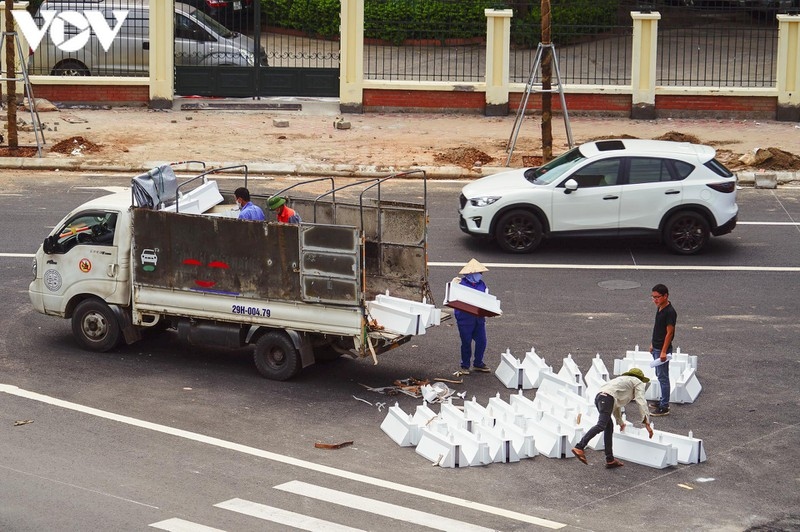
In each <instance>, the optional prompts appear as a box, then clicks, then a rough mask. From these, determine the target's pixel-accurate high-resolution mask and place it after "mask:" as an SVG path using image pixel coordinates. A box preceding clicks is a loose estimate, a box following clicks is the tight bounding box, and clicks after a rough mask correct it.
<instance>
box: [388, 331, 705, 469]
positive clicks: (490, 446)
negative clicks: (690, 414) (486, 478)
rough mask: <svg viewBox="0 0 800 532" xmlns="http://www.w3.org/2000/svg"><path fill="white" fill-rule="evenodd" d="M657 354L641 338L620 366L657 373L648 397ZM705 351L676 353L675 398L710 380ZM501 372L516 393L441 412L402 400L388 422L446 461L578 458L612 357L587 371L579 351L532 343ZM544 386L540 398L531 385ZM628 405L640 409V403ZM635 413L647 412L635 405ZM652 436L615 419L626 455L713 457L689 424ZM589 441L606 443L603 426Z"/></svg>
mask: <svg viewBox="0 0 800 532" xmlns="http://www.w3.org/2000/svg"><path fill="white" fill-rule="evenodd" d="M652 361H653V359H652V356H651V355H650V353H648V352H647V351H639V346H636V348H635V349H634V350H632V351H627V352H626V355H625V358H623V359H616V360H614V374H615V375H621V374H622V373H625V372H627V371H629V370H630V369H632V368H634V367H637V368H640V369H641V370H642V371H643V372H644V374H645V375H646V376H648V377H650V379H651V382H650V383H649V384H648V388H647V392H646V398H647V399H651V400H657V399H658V398H659V397H660V388H659V386H658V381H657V379H656V377H655V369H654V368H653V367H651V363H652ZM696 371H697V357H696V356H689V355H686V354H685V353H681V352H680V349H678V350H677V352H676V353H674V354H673V356H672V359H671V360H670V385H671V393H670V401H671V402H674V403H692V402H694V400H695V399H696V398H697V396H698V395H699V393H700V391H701V389H702V387H701V386H700V382H699V381H698V380H697V375H696ZM495 375H496V376H497V378H498V379H500V381H501V382H503V384H504V385H505V386H506V387H507V388H512V389H516V390H517V392H516V393H512V394H510V396H509V398H508V401H505V400H504V399H502V398H501V397H500V394H499V393H498V394H497V395H496V396H495V397H492V398H491V399H489V401H488V403H487V404H486V405H481V404H479V403H478V402H477V401H476V400H475V398H473V399H472V400H465V401H464V405H463V408H460V407H457V406H456V405H454V404H453V403H452V398H449V399H448V400H446V401H445V402H443V403H442V404H441V405H440V410H439V412H438V413H437V412H434V411H433V410H432V409H431V408H430V406H429V405H428V404H427V403H426V402H423V404H422V405H419V406H417V408H416V411H415V412H414V413H413V414H408V413H406V412H404V411H403V410H402V409H401V408H400V406H399V405H398V404H395V405H394V406H392V407H390V408H389V409H388V412H387V415H386V418H384V420H383V422H382V424H381V429H382V430H383V431H384V432H385V433H386V434H387V435H388V436H389V437H390V438H391V439H392V440H393V441H394V442H395V443H397V444H398V445H401V446H403V447H416V452H417V453H418V454H420V455H421V456H423V457H425V458H427V459H428V460H430V461H432V462H433V463H434V464H436V465H439V466H441V467H467V466H481V465H488V464H491V463H510V462H518V461H520V460H521V459H524V458H532V457H534V456H536V455H542V456H546V457H548V458H572V457H573V455H572V453H571V451H570V450H571V449H572V447H574V446H575V444H576V443H577V442H578V441H579V440H580V439H581V438H582V437H583V435H584V434H585V433H586V431H588V430H589V428H590V427H592V426H593V425H594V424H595V423H596V422H597V416H598V413H597V409H596V408H595V406H594V397H595V395H596V394H597V392H598V391H599V389H600V387H601V386H602V385H603V384H604V383H606V382H608V381H609V380H610V375H609V372H608V370H607V369H606V366H605V364H604V363H603V361H602V360H601V359H600V355H597V356H596V357H595V358H594V359H592V365H591V367H590V368H589V371H588V372H587V373H586V375H585V376H584V375H583V374H582V373H581V371H580V369H579V368H578V366H577V364H576V363H575V361H574V360H573V359H572V356H571V355H568V356H567V357H566V358H564V359H563V363H562V367H561V369H560V370H559V371H558V372H554V371H553V368H552V366H549V365H547V363H546V362H545V360H544V359H543V358H541V357H540V356H539V355H537V354H536V350H535V349H531V350H530V351H528V352H527V353H526V354H525V358H524V359H523V360H519V359H516V358H514V357H513V356H512V355H511V353H510V352H508V351H506V352H505V353H502V354H501V361H500V365H499V366H498V368H497V370H496V371H495ZM534 388H535V389H537V390H536V394H535V397H534V398H533V399H531V398H529V397H526V396H525V395H524V391H525V390H531V389H534ZM628 408H632V409H638V407H637V406H636V405H635V404H633V403H632V404H631V405H629V406H628ZM631 419H635V420H637V421H638V420H639V419H641V414H640V413H639V412H638V411H637V412H633V413H632V415H631ZM653 428H654V435H653V438H652V439H650V438H648V436H647V432H646V431H645V430H644V429H643V428H637V427H634V426H633V425H632V424H630V423H626V428H625V432H620V430H619V427H618V426H616V425H615V429H614V430H615V432H614V456H615V457H617V458H620V459H622V460H625V461H629V462H633V463H637V464H641V465H645V466H649V467H654V468H658V469H663V468H665V467H669V466H674V465H677V464H679V463H681V464H695V463H700V462H705V461H706V453H705V449H704V447H703V442H702V440H700V439H697V438H694V437H693V435H692V433H691V432H689V435H688V436H682V435H678V434H673V433H669V432H664V431H660V430H655V424H653ZM589 447H590V448H591V449H594V450H602V449H603V435H602V433H601V434H599V435H598V436H596V437H595V438H594V439H593V440H592V441H591V442H590V443H589Z"/></svg>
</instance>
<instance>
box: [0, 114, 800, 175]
mask: <svg viewBox="0 0 800 532" xmlns="http://www.w3.org/2000/svg"><path fill="white" fill-rule="evenodd" d="M337 113H338V101H336V100H325V99H314V100H311V99H308V100H304V99H297V98H283V99H280V98H269V99H262V100H260V101H255V100H251V99H243V100H197V99H190V98H186V99H178V100H176V101H175V105H174V107H173V109H172V110H167V111H155V110H149V109H144V108H112V109H90V108H80V109H75V108H73V109H63V110H56V111H52V112H40V113H39V117H40V120H41V122H42V124H43V126H44V128H45V130H44V135H45V140H46V145H45V147H44V149H43V152H44V154H43V157H42V158H37V157H35V156H34V157H31V158H21V157H0V168H4V169H23V170H24V169H37V170H45V169H52V170H56V169H58V170H65V171H114V172H129V173H138V172H141V171H146V170H148V169H150V168H152V167H154V166H157V165H159V164H162V163H165V162H176V161H186V160H201V161H204V162H205V163H206V164H207V166H208V167H223V166H233V165H241V164H246V165H247V167H248V171H249V172H250V173H253V174H264V175H302V176H319V175H324V176H376V175H387V174H389V173H392V172H399V171H404V170H409V169H412V168H422V169H424V170H426V172H427V175H428V177H429V178H435V179H444V178H447V179H469V178H476V177H480V176H482V175H488V174H491V173H496V172H498V171H502V170H504V169H505V164H506V159H507V156H508V153H507V151H506V146H507V143H508V141H509V137H510V135H511V131H512V128H513V125H514V119H515V116H514V115H513V114H512V115H510V116H506V117H484V116H483V115H480V114H435V113H369V114H363V115H343V116H341V117H339V115H338V114H337ZM17 116H18V118H20V119H23V120H25V121H26V122H28V123H29V122H30V114H29V113H27V112H24V111H22V110H20V111H19V112H18V115H17ZM339 120H341V121H343V122H346V123H349V125H350V127H349V129H341V128H337V127H335V123H336V122H337V121H339ZM540 120H541V119H540V117H539V116H526V117H525V118H524V120H523V123H522V126H521V128H520V133H519V136H518V138H517V142H516V146H515V150H514V153H513V157H512V160H511V164H510V166H511V167H521V166H529V165H535V164H537V163H536V158H537V157H538V156H540V155H541V141H540V138H541V121H540ZM342 125H344V124H342ZM570 127H571V130H572V135H573V140H574V142H575V143H576V144H580V143H583V142H587V141H589V140H595V139H598V138H609V137H629V138H630V137H636V138H646V139H655V138H665V139H668V140H688V141H691V142H699V143H701V144H709V145H712V146H714V147H715V148H716V149H717V158H718V159H719V160H720V161H722V162H723V163H724V164H726V165H727V166H728V167H729V168H730V169H731V170H732V171H734V172H736V173H737V175H738V177H739V179H740V182H742V183H743V184H748V183H753V181H754V177H755V175H756V174H758V173H774V174H775V175H776V177H777V179H778V182H779V183H790V182H796V181H800V157H798V154H800V125H798V124H796V123H788V122H774V121H763V120H759V121H757V120H741V119H739V120H725V119H697V120H690V119H662V120H652V121H647V120H630V119H627V118H618V117H597V116H570ZM552 133H553V139H554V140H553V153H554V154H556V155H558V154H560V153H562V152H564V151H565V150H566V149H568V146H567V140H566V137H567V136H566V128H565V124H564V121H563V117H561V116H560V115H556V116H555V117H554V119H553V123H552ZM19 143H20V145H26V146H35V139H34V137H33V133H32V132H25V131H20V133H19ZM757 148H762V149H763V148H777V149H779V150H783V151H784V152H788V154H783V153H779V152H776V153H778V155H780V156H781V157H778V156H776V157H771V158H769V159H767V160H766V161H764V162H763V163H761V164H759V165H755V166H753V165H751V166H746V165H743V164H742V163H740V162H739V158H740V157H741V156H742V155H744V154H747V153H753V152H754V150H756V149H757Z"/></svg>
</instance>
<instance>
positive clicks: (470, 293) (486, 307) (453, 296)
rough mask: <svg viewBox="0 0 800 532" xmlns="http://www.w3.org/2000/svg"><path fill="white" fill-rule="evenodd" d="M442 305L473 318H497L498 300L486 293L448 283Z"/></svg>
mask: <svg viewBox="0 0 800 532" xmlns="http://www.w3.org/2000/svg"><path fill="white" fill-rule="evenodd" d="M444 304H445V305H447V306H448V307H451V308H455V309H458V310H463V311H464V312H467V313H469V314H473V315H475V316H499V315H501V314H502V313H503V311H502V310H500V300H499V299H497V298H496V297H494V296H493V295H491V294H489V293H487V292H480V291H478V290H475V289H474V288H470V287H468V286H464V285H462V284H459V283H454V282H452V281H451V282H449V283H447V285H445V289H444Z"/></svg>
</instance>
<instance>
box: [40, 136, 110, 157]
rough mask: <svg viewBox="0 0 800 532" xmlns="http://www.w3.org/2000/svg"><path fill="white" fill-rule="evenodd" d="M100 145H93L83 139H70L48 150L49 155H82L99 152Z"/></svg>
mask: <svg viewBox="0 0 800 532" xmlns="http://www.w3.org/2000/svg"><path fill="white" fill-rule="evenodd" d="M100 148H101V147H100V145H99V144H95V143H94V142H92V141H90V140H86V139H85V138H83V137H80V136H79V137H70V138H68V139H64V140H62V141H61V142H59V143H57V144H54V145H53V146H52V147H51V148H50V150H49V151H50V152H51V153H63V154H66V155H82V154H86V153H95V152H98V151H100Z"/></svg>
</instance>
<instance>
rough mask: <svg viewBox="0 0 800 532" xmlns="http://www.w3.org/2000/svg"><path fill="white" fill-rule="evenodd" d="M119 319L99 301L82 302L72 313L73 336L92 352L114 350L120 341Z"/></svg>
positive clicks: (88, 300)
mask: <svg viewBox="0 0 800 532" xmlns="http://www.w3.org/2000/svg"><path fill="white" fill-rule="evenodd" d="M120 333H121V331H120V328H119V323H118V322H117V317H116V316H115V315H114V312H113V311H112V310H111V308H110V307H109V306H108V305H106V304H105V303H104V302H102V301H99V300H97V299H87V300H85V301H81V302H80V303H79V304H78V306H77V308H76V309H75V312H73V313H72V334H73V335H74V336H75V339H76V340H77V341H78V343H79V344H80V345H81V346H82V347H84V348H86V349H89V350H90V351H100V352H104V351H108V350H110V349H114V348H115V347H116V346H117V344H118V343H119V340H120Z"/></svg>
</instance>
